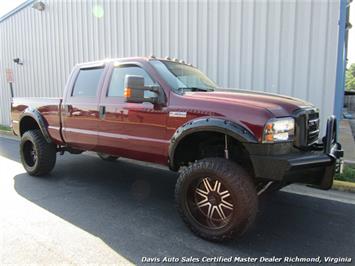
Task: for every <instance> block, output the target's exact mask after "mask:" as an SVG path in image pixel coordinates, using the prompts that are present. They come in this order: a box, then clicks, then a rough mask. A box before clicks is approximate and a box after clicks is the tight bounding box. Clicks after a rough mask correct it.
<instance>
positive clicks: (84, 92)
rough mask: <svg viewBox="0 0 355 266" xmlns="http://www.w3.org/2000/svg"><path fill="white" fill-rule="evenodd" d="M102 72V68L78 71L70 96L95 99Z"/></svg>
mask: <svg viewBox="0 0 355 266" xmlns="http://www.w3.org/2000/svg"><path fill="white" fill-rule="evenodd" d="M103 71H104V68H103V67H99V68H97V67H96V68H84V69H80V71H79V73H78V75H77V78H76V80H75V83H74V87H73V90H72V93H71V96H72V97H96V95H97V90H98V89H99V83H100V79H101V76H102V74H103Z"/></svg>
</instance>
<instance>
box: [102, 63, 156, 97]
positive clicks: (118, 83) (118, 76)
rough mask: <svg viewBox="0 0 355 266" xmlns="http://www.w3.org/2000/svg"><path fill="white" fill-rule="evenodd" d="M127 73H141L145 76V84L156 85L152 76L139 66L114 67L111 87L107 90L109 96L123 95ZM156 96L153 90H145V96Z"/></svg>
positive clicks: (140, 74)
mask: <svg viewBox="0 0 355 266" xmlns="http://www.w3.org/2000/svg"><path fill="white" fill-rule="evenodd" d="M126 75H139V76H143V77H144V83H145V84H144V85H146V86H149V85H154V84H155V83H154V81H153V80H152V79H151V78H150V76H149V75H148V73H147V72H146V71H145V70H144V69H143V68H141V67H138V66H123V67H116V68H114V70H113V72H112V76H111V82H110V87H109V89H108V92H107V96H108V97H115V96H116V97H117V96H123V92H124V79H125V77H126ZM152 96H154V93H153V92H150V91H146V92H144V97H146V98H148V97H152Z"/></svg>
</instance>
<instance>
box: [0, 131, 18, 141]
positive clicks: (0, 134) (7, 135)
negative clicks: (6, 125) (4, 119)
mask: <svg viewBox="0 0 355 266" xmlns="http://www.w3.org/2000/svg"><path fill="white" fill-rule="evenodd" d="M0 137H5V138H9V139H18V137H17V136H15V135H14V134H13V133H12V131H7V130H0Z"/></svg>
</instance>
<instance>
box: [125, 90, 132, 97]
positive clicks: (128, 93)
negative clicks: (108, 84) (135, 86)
mask: <svg viewBox="0 0 355 266" xmlns="http://www.w3.org/2000/svg"><path fill="white" fill-rule="evenodd" d="M123 95H124V97H127V98H128V97H132V89H131V88H124V92H123Z"/></svg>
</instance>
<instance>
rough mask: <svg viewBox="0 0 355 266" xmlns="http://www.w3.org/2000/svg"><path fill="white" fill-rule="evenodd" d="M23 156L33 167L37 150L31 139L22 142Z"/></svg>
mask: <svg viewBox="0 0 355 266" xmlns="http://www.w3.org/2000/svg"><path fill="white" fill-rule="evenodd" d="M23 156H24V159H25V163H26V164H27V165H28V166H30V167H33V166H34V165H35V164H36V162H37V151H36V149H35V147H34V145H33V143H32V142H31V141H26V142H25V143H24V144H23Z"/></svg>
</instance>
